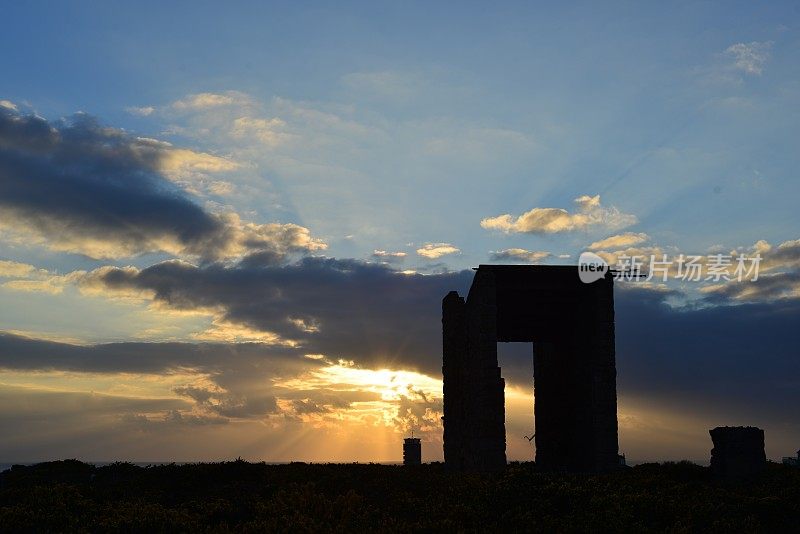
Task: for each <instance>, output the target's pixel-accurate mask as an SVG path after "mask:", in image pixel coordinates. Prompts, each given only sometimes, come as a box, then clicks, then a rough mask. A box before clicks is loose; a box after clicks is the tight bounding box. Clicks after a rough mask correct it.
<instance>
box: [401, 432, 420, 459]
mask: <svg viewBox="0 0 800 534" xmlns="http://www.w3.org/2000/svg"><path fill="white" fill-rule="evenodd" d="M421 463H422V443H421V442H420V439H419V438H406V439H404V440H403V465H420V464H421Z"/></svg>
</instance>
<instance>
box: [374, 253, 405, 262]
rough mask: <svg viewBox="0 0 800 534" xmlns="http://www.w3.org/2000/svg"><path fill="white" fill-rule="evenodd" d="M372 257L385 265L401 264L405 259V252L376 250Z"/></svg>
mask: <svg viewBox="0 0 800 534" xmlns="http://www.w3.org/2000/svg"><path fill="white" fill-rule="evenodd" d="M372 257H373V258H375V259H377V260H380V261H383V262H386V263H397V262H401V261H403V260H404V259H405V257H406V253H405V252H389V251H387V250H376V251H374V252H373V253H372Z"/></svg>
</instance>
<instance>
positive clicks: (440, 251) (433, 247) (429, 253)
mask: <svg viewBox="0 0 800 534" xmlns="http://www.w3.org/2000/svg"><path fill="white" fill-rule="evenodd" d="M458 252H461V250H460V249H458V248H456V247H454V246H453V245H451V244H450V243H425V245H423V246H422V247H421V248H418V249H417V254H418V255H420V256H422V257H423V258H427V259H429V260H435V259H437V258H441V257H442V256H446V255H448V254H456V253H458Z"/></svg>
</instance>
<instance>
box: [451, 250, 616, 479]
mask: <svg viewBox="0 0 800 534" xmlns="http://www.w3.org/2000/svg"><path fill="white" fill-rule="evenodd" d="M442 333H443V355H442V374H443V375H444V417H443V423H444V459H445V463H446V464H447V465H448V466H449V467H451V468H454V469H460V470H469V469H475V470H496V469H501V468H503V467H504V466H505V464H506V439H505V398H504V389H505V381H504V380H503V378H502V376H501V374H500V367H498V365H497V343H498V342H506V341H522V342H533V343H534V346H535V349H534V352H535V354H534V355H533V359H534V388H535V397H536V404H535V418H536V463H537V465H539V466H541V467H543V468H546V469H554V470H567V471H606V470H611V469H614V468H615V467H616V466H617V465H618V456H617V455H618V442H617V390H616V364H615V354H614V286H613V278H612V276H611V274H609V273H607V274H606V275H605V277H604V278H602V279H600V280H597V281H596V282H593V283H591V284H585V283H583V282H581V281H580V279H579V277H578V268H577V267H570V266H526V265H525V266H524V265H481V266H480V267H478V269H477V270H476V273H475V278H474V279H473V281H472V286H471V287H470V290H469V294H468V296H467V298H466V300H465V299H464V298H463V297H461V296H459V295H458V293H457V292H455V291H451V292H450V293H448V295H447V296H446V297H445V298H444V300H443V302H442Z"/></svg>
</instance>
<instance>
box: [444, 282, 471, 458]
mask: <svg viewBox="0 0 800 534" xmlns="http://www.w3.org/2000/svg"><path fill="white" fill-rule="evenodd" d="M442 345H443V346H442V376H443V378H444V380H443V393H444V401H443V404H444V406H443V410H444V417H442V420H443V421H442V422H443V427H444V436H443V442H444V461H445V464H446V465H447V466H448V467H450V468H453V469H463V468H464V467H465V465H464V459H465V455H466V451H465V447H466V444H465V439H466V435H465V433H466V428H465V420H464V419H465V409H466V407H465V405H464V402H465V391H464V374H465V372H466V371H467V369H466V365H467V322H466V310H465V305H464V298H463V297H460V296H459V295H458V293H457V292H455V291H451V292H450V293H448V294H447V296H446V297H445V298H444V300H442Z"/></svg>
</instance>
